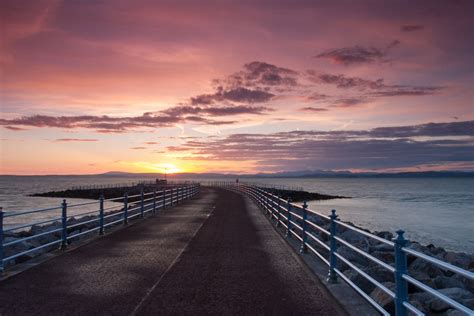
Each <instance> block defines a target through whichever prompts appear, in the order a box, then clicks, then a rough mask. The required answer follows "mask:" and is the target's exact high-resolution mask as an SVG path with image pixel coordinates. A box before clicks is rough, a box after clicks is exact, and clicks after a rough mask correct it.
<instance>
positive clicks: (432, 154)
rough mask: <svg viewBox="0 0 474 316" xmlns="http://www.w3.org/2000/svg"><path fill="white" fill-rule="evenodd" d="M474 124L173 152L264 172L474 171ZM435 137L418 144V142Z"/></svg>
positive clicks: (254, 137)
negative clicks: (447, 167)
mask: <svg viewBox="0 0 474 316" xmlns="http://www.w3.org/2000/svg"><path fill="white" fill-rule="evenodd" d="M473 135H474V121H466V122H452V123H428V124H421V125H414V126H399V127H380V128H375V129H372V130H365V131H364V130H362V131H291V132H279V133H272V134H255V133H254V134H233V135H229V136H226V137H224V138H220V139H215V138H212V139H208V140H207V141H197V140H192V141H188V142H186V143H184V144H183V145H181V146H170V147H168V150H169V151H175V152H188V153H191V154H192V155H191V156H189V157H186V158H184V159H188V160H205V161H206V160H220V161H222V160H229V161H257V166H258V167H259V169H260V170H279V171H282V170H301V169H312V170H315V169H347V168H370V169H377V168H397V167H410V166H416V165H422V164H443V163H450V162H464V163H466V164H471V165H473V162H474V146H473V145H472V142H471V141H470V140H469V139H463V138H459V139H448V138H445V139H442V138H441V137H452V136H473ZM419 136H425V137H433V138H428V139H427V140H417V139H415V138H414V137H419Z"/></svg>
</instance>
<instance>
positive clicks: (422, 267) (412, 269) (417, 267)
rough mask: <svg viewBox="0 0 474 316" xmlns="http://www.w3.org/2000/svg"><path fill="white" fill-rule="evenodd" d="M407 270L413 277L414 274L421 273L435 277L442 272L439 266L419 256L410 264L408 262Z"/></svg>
mask: <svg viewBox="0 0 474 316" xmlns="http://www.w3.org/2000/svg"><path fill="white" fill-rule="evenodd" d="M408 272H409V273H410V274H411V275H412V276H413V277H415V275H421V274H426V275H427V276H429V277H430V278H435V277H437V276H439V275H443V272H442V271H441V269H440V268H438V267H437V266H435V265H434V264H432V263H430V262H428V261H426V260H423V259H421V258H417V259H416V260H415V261H413V262H412V264H410V266H409V267H408Z"/></svg>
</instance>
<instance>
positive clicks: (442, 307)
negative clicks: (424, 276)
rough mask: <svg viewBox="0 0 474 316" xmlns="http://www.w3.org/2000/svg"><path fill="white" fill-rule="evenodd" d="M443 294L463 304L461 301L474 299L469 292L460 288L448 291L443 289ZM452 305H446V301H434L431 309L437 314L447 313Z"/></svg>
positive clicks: (431, 303)
mask: <svg viewBox="0 0 474 316" xmlns="http://www.w3.org/2000/svg"><path fill="white" fill-rule="evenodd" d="M439 291H440V292H441V293H443V294H444V295H446V296H448V297H450V298H452V299H453V300H455V301H458V302H461V300H468V299H472V298H474V295H473V294H472V293H470V292H469V291H466V290H465V289H462V288H458V287H452V288H448V289H442V290H439ZM461 304H462V303H461ZM450 307H451V305H449V304H448V303H445V302H444V301H442V300H440V299H437V298H435V299H433V300H431V302H430V309H431V310H432V311H434V312H436V313H440V312H444V311H447V310H448V309H449V308H450Z"/></svg>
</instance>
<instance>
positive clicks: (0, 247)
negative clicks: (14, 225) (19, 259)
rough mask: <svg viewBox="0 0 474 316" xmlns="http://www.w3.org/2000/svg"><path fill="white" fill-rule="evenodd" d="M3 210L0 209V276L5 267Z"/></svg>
mask: <svg viewBox="0 0 474 316" xmlns="http://www.w3.org/2000/svg"><path fill="white" fill-rule="evenodd" d="M3 257H4V253H3V208H1V207H0V275H2V274H3V271H4V270H5V266H4V264H3Z"/></svg>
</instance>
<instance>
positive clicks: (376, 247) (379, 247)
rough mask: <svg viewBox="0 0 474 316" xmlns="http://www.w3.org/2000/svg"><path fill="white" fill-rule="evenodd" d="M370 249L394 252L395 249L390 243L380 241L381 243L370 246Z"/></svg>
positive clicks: (372, 250)
mask: <svg viewBox="0 0 474 316" xmlns="http://www.w3.org/2000/svg"><path fill="white" fill-rule="evenodd" d="M369 251H370V252H376V251H378V252H392V253H393V252H394V249H393V247H392V246H390V245H387V244H384V243H381V242H379V243H376V244H374V245H373V246H370V248H369Z"/></svg>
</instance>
